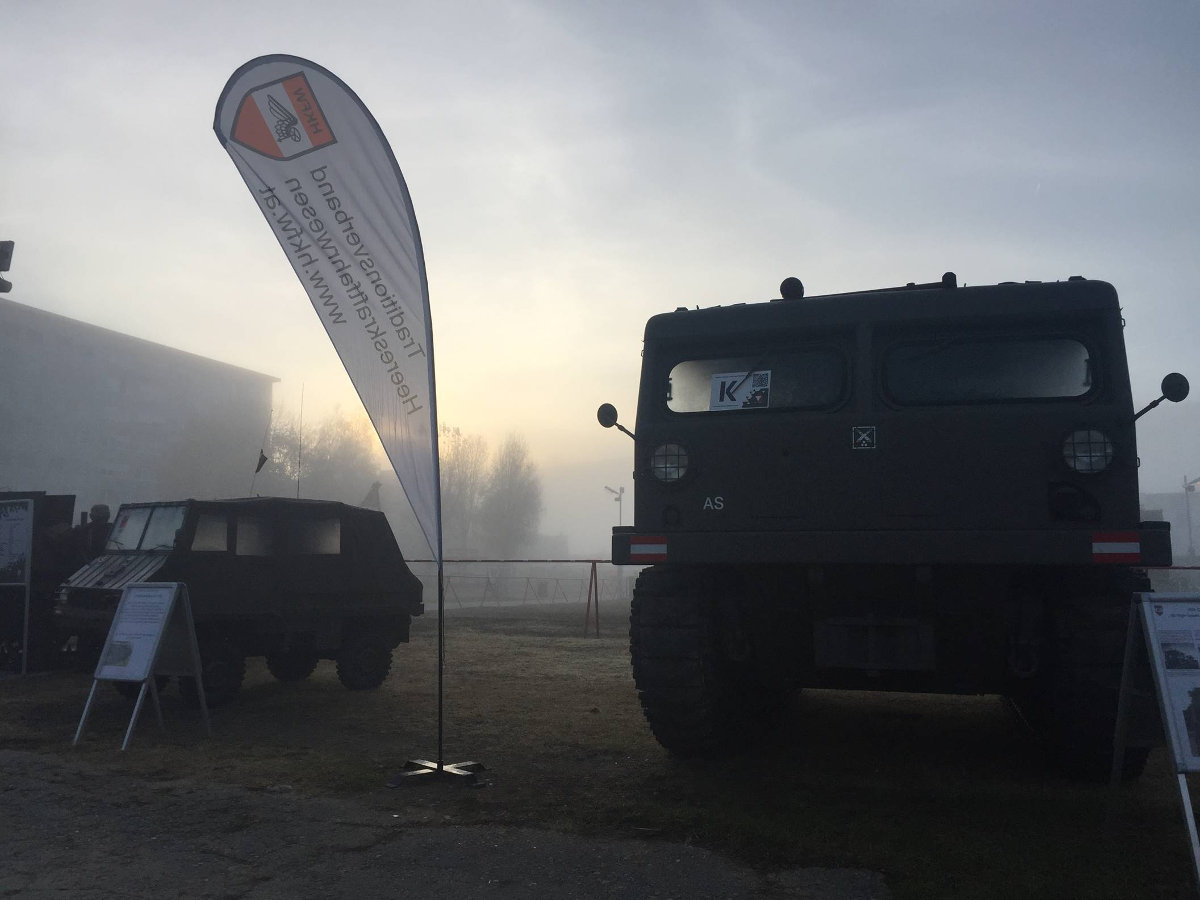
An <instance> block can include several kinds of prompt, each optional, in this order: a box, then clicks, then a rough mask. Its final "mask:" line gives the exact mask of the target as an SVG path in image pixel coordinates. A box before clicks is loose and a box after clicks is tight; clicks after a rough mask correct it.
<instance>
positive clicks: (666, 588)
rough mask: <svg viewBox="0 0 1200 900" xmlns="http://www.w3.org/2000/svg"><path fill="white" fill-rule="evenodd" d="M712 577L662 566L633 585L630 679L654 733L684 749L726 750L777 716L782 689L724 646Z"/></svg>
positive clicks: (695, 753)
mask: <svg viewBox="0 0 1200 900" xmlns="http://www.w3.org/2000/svg"><path fill="white" fill-rule="evenodd" d="M714 590H715V586H714V585H713V584H712V582H711V580H709V579H704V578H703V577H699V576H695V575H691V574H689V573H687V572H685V571H683V570H680V569H674V568H670V567H664V566H656V567H652V568H649V569H645V570H644V571H643V572H642V573H641V574H640V575H639V576H638V579H637V583H636V584H635V586H634V589H633V604H632V606H631V608H630V617H629V648H630V657H631V658H632V661H633V680H634V683H635V685H636V686H637V690H638V698H639V699H640V701H641V704H642V712H643V713H644V714H645V716H646V721H647V723H648V724H649V725H650V730H651V732H653V734H654V737H655V738H656V739H657V740H658V742H659V743H660V744H662V746H663V747H665V748H666V749H667V750H668V751H670V752H671V753H673V754H674V755H676V756H681V757H721V756H727V755H729V754H730V753H732V752H734V751H736V750H737V749H738V748H739V744H742V743H744V742H745V741H747V740H748V739H752V738H753V737H754V736H755V735H756V734H758V733H760V732H761V731H762V730H763V729H764V727H765V726H769V725H770V724H773V722H774V721H775V720H776V719H777V712H778V710H779V708H780V707H781V704H780V703H779V702H778V701H779V698H780V697H782V696H786V694H781V693H779V692H774V693H772V692H767V691H763V690H762V689H761V686H760V685H758V684H757V682H756V679H755V678H753V677H752V675H751V667H750V666H749V665H748V664H747V663H746V662H734V661H732V660H730V659H728V658H726V655H725V654H724V653H723V652H722V640H721V638H722V635H721V624H720V622H719V618H718V615H717V604H716V599H715V596H714Z"/></svg>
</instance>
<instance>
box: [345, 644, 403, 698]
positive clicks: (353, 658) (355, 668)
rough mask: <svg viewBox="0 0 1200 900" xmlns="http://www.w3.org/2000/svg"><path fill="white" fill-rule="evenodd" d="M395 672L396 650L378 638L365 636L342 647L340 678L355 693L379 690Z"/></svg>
mask: <svg viewBox="0 0 1200 900" xmlns="http://www.w3.org/2000/svg"><path fill="white" fill-rule="evenodd" d="M391 671H392V648H391V647H389V646H388V644H387V642H386V641H384V640H383V638H381V637H379V636H378V635H374V634H369V633H366V632H362V633H359V634H354V635H351V636H350V637H348V638H346V640H345V641H344V642H343V643H342V646H341V649H340V650H338V655H337V676H338V680H339V681H341V683H342V684H343V685H344V686H345V687H346V688H348V689H349V690H352V691H369V690H373V689H375V688H377V687H379V686H380V685H381V684H383V682H384V681H385V680H386V679H387V677H388V673H389V672H391Z"/></svg>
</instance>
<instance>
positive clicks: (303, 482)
mask: <svg viewBox="0 0 1200 900" xmlns="http://www.w3.org/2000/svg"><path fill="white" fill-rule="evenodd" d="M301 437H303V443H301ZM384 466H385V459H384V457H383V453H382V450H381V449H380V447H379V441H378V439H377V438H376V437H375V432H374V430H373V429H372V428H371V423H370V422H369V421H368V420H367V419H366V418H365V417H359V418H351V417H350V416H346V415H343V414H341V413H337V412H335V413H334V414H332V415H331V416H329V417H328V418H326V419H325V420H324V421H322V422H321V423H320V424H318V425H317V426H316V427H315V428H305V430H304V433H303V435H301V433H300V429H299V427H298V426H297V424H296V423H295V422H286V421H281V422H278V423H277V424H276V425H275V426H274V427H273V428H272V430H271V436H270V446H269V448H268V450H267V464H266V465H265V466H264V467H263V470H262V472H260V473H259V475H258V478H257V480H256V481H255V492H256V493H259V494H266V495H273V496H279V497H295V496H296V478H297V476H299V478H300V496H301V497H306V498H309V499H313V500H340V501H341V502H343V503H351V504H355V505H359V504H361V503H362V502H363V498H364V497H366V496H367V495H368V493H369V492H370V490H371V487H372V485H373V484H374V483H375V482H376V481H378V480H379V478H380V473H381V472H382V471H383V469H384Z"/></svg>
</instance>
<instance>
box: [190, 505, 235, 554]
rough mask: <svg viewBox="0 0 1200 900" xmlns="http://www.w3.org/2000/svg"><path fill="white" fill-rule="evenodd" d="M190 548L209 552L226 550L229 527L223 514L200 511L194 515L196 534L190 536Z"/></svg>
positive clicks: (227, 547)
mask: <svg viewBox="0 0 1200 900" xmlns="http://www.w3.org/2000/svg"><path fill="white" fill-rule="evenodd" d="M192 549H193V550H196V551H202V552H210V553H212V552H216V553H223V552H225V551H226V550H228V549H229V528H228V522H227V520H226V518H225V516H222V515H219V514H217V513H200V515H199V516H197V517H196V535H195V537H193V538H192Z"/></svg>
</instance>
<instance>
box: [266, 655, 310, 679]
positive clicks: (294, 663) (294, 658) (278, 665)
mask: <svg viewBox="0 0 1200 900" xmlns="http://www.w3.org/2000/svg"><path fill="white" fill-rule="evenodd" d="M319 661H320V660H319V657H318V656H317V654H316V653H315V652H313V651H311V650H304V649H296V648H292V649H290V650H284V651H280V652H279V653H268V654H267V669H268V671H270V673H271V674H272V675H274V676H275V677H276V678H277V679H279V680H280V681H303V680H304V679H305V678H307V677H308V676H309V675H311V674H312V673H313V670H315V669H316V668H317V663H318V662H319Z"/></svg>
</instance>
